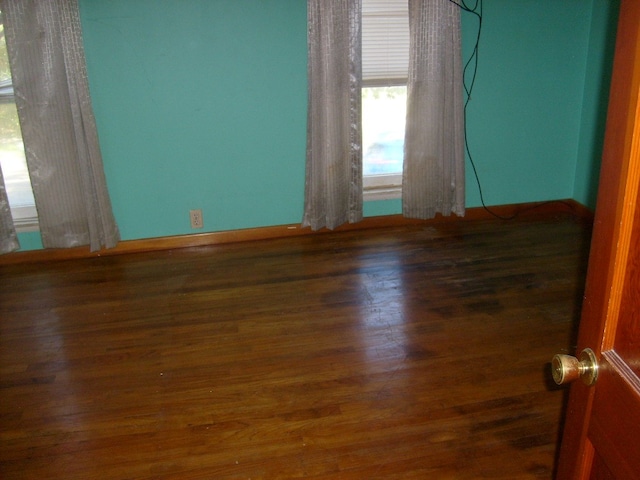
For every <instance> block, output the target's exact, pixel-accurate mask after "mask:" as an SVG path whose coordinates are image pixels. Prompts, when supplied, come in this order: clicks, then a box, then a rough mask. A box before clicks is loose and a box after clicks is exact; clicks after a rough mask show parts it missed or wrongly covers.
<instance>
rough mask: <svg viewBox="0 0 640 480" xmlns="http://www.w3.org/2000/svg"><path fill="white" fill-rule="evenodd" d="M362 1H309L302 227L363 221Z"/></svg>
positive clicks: (333, 226) (317, 227) (329, 226)
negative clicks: (305, 149) (305, 151)
mask: <svg viewBox="0 0 640 480" xmlns="http://www.w3.org/2000/svg"><path fill="white" fill-rule="evenodd" d="M361 10H362V9H361V0H308V1H307V12H308V13H307V15H308V57H309V61H308V83H309V86H308V89H309V91H308V113H307V161H306V182H305V205H304V218H303V221H302V224H303V226H305V227H307V226H310V227H311V228H312V229H313V230H317V229H320V228H323V227H327V228H331V229H333V228H335V227H337V226H339V225H341V224H343V223H346V222H350V223H354V222H358V221H360V220H361V219H362V130H361V117H362V93H361V84H362V61H361V58H362V51H361V34H360V28H361Z"/></svg>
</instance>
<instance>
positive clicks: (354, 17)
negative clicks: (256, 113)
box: [302, 0, 465, 230]
mask: <svg viewBox="0 0 640 480" xmlns="http://www.w3.org/2000/svg"><path fill="white" fill-rule="evenodd" d="M392 6H393V7H396V6H397V7H401V8H402V9H404V8H405V7H406V6H407V1H406V0H308V78H309V93H308V99H309V106H308V110H307V112H308V113H307V156H306V178H305V207H304V216H303V222H302V224H303V226H310V227H311V228H312V229H314V230H317V229H319V228H323V227H327V228H335V227H336V226H339V225H341V224H342V223H345V222H347V221H348V222H350V223H355V222H357V221H359V219H361V218H362V213H363V212H362V210H363V209H362V200H363V197H365V196H366V198H367V199H377V198H385V196H386V198H391V197H390V195H393V196H399V195H398V194H400V185H397V184H395V182H394V183H393V184H386V183H384V182H386V181H387V179H390V178H392V177H393V176H394V175H395V178H396V182H397V181H399V180H400V179H401V181H402V183H401V188H402V191H401V196H402V214H403V215H404V216H406V217H409V218H422V219H427V218H433V217H434V216H435V215H436V214H438V213H440V214H442V215H445V216H447V215H451V214H455V215H459V216H461V215H464V211H465V186H464V161H465V158H464V110H463V100H462V94H463V84H462V61H461V34H460V12H459V10H458V8H459V6H458V5H457V4H455V3H453V2H450V1H448V0H410V1H409V2H408V15H406V18H407V19H408V36H405V37H404V38H405V39H407V37H408V40H405V46H401V47H400V48H399V50H398V51H393V50H391V45H395V42H391V41H390V39H391V38H393V37H394V35H392V34H391V33H390V32H386V33H380V34H379V35H373V34H372V35H369V32H376V31H377V30H380V31H383V30H384V29H382V28H378V27H380V26H381V25H383V24H387V25H390V26H392V25H393V24H394V22H395V21H396V20H398V21H397V23H398V24H400V21H399V19H400V18H405V14H404V13H400V12H401V11H402V10H400V11H399V9H395V8H392ZM365 10H366V13H364V14H363V11H365ZM403 22H404V20H403ZM361 27H362V32H361ZM365 29H366V32H364V30H365ZM392 30H393V29H392ZM375 38H379V39H380V40H379V41H378V40H374V39H375ZM365 42H366V43H367V46H366V47H363V46H362V43H365ZM406 45H408V47H407V46H406ZM369 46H373V47H376V48H372V49H371V51H372V52H379V53H380V54H379V55H378V56H376V55H375V54H371V53H370V49H369ZM378 47H379V48H378ZM394 48H395V47H394ZM385 52H386V53H385ZM401 52H406V53H407V57H408V61H405V62H399V61H398V57H400V56H401V54H400V53H401ZM363 56H366V57H367V59H368V58H379V59H382V60H384V59H385V58H386V59H388V61H381V62H379V63H381V64H384V65H385V68H384V69H382V71H381V72H380V73H379V74H378V73H372V72H375V71H376V70H375V69H373V68H369V63H368V61H367V60H364V59H362V57H363ZM373 63H374V64H375V62H373ZM401 63H402V64H408V68H407V71H406V74H405V73H404V69H402V71H400V72H398V70H395V69H394V68H391V67H394V65H396V64H401ZM363 65H365V66H363ZM403 78H404V79H405V80H404V82H403ZM403 85H406V87H405V88H406V101H404V100H403V99H402V87H403ZM367 89H371V90H367ZM376 89H377V90H376ZM380 89H387V90H384V91H383V90H380ZM369 96H370V97H371V100H372V102H371V103H372V104H377V103H378V102H379V101H381V100H382V103H384V102H386V101H388V102H389V103H391V100H394V99H398V98H400V99H401V100H400V101H399V102H398V103H404V104H405V105H406V116H405V115H403V114H402V113H398V114H397V117H396V116H393V115H391V114H390V113H387V112H386V111H385V110H384V109H383V108H380V110H381V112H382V113H378V114H371V113H369V112H370V110H369V108H368V107H369V106H363V103H365V102H366V101H368V100H369ZM394 97H395V98H394ZM388 110H389V112H391V111H392V110H393V108H392V107H389V108H388ZM363 112H364V114H363ZM374 118H380V120H385V121H387V123H386V125H385V124H383V126H382V127H379V131H378V132H377V134H372V130H371V128H372V127H371V125H370V122H371V121H372V120H373V119H374ZM403 119H404V124H403ZM362 128H364V129H365V130H367V129H369V131H365V133H364V134H362V131H361V129H362ZM402 132H403V133H402ZM376 136H377V138H376ZM371 137H373V138H374V140H373V141H372V140H370V138H371ZM363 140H364V141H363ZM378 141H379V143H380V144H381V145H382V148H378V147H380V146H376V145H375V143H376V142H378ZM401 142H402V144H401ZM385 148H386V149H387V150H388V151H390V152H391V151H393V150H394V149H395V154H393V153H389V154H379V155H378V158H377V163H378V165H384V166H385V167H386V166H389V167H392V166H393V164H394V163H395V164H396V165H397V167H395V168H396V169H397V170H399V171H398V172H391V173H390V172H385V171H380V172H375V173H374V172H371V170H370V169H369V167H368V166H367V160H364V161H363V157H366V156H369V159H371V156H372V155H373V154H374V153H376V149H377V150H378V152H379V151H381V150H384V149H385ZM367 154H369V155H367ZM394 155H395V158H396V161H394V160H393V156H394ZM398 158H403V160H402V162H399V161H397V159H398ZM400 164H401V165H402V166H401V170H400V168H399V167H400ZM365 170H368V172H366V173H369V174H368V175H367V174H366V173H364V174H363V171H365ZM372 178H375V179H382V182H383V184H379V185H375V186H372V185H371V183H370V181H371V179H372ZM367 184H368V187H367ZM367 190H368V191H369V192H370V194H371V192H374V193H373V195H375V196H372V195H370V194H363V192H364V191H367ZM380 192H382V195H381V196H377V195H378V194H379V193H380Z"/></svg>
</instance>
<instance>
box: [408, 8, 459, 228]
mask: <svg viewBox="0 0 640 480" xmlns="http://www.w3.org/2000/svg"><path fill="white" fill-rule="evenodd" d="M409 33H410V57H409V77H408V81H407V121H406V127H405V128H406V130H405V141H404V149H405V150H404V167H403V175H402V213H403V215H404V216H406V217H410V218H425V219H426V218H433V217H434V216H435V215H436V213H441V214H443V215H450V214H451V213H454V214H456V215H459V216H462V215H464V213H465V175H464V162H465V155H464V101H463V83H462V82H463V78H462V75H463V68H462V54H461V33H460V8H459V7H458V6H456V5H455V4H453V3H452V2H450V1H448V0H409Z"/></svg>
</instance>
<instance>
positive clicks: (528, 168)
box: [463, 0, 591, 206]
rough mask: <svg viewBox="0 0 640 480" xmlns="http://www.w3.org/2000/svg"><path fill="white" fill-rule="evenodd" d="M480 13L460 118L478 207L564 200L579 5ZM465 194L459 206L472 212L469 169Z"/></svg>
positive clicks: (491, 4) (579, 83)
mask: <svg viewBox="0 0 640 480" xmlns="http://www.w3.org/2000/svg"><path fill="white" fill-rule="evenodd" d="M484 6H485V9H484V20H483V30H482V38H481V44H480V66H479V70H478V77H477V82H476V88H475V91H474V93H473V96H472V100H471V103H470V104H469V107H468V115H467V122H468V123H467V126H468V128H467V134H468V141H469V144H470V148H471V154H472V158H473V159H474V161H475V164H476V168H477V171H478V175H479V177H480V181H481V184H482V189H483V192H484V200H485V202H486V204H487V205H501V204H509V203H520V202H532V201H544V200H552V199H562V198H570V197H572V194H573V176H574V172H575V161H576V157H577V149H578V139H579V133H580V117H581V111H582V101H583V89H584V82H585V63H586V57H587V48H588V40H589V39H588V34H589V26H590V22H591V16H590V15H591V9H590V8H584V6H585V2H584V1H582V0H573V1H562V2H558V1H553V0H551V1H547V0H545V1H540V0H518V1H517V2H514V1H509V0H503V1H498V0H488V1H486V2H484ZM465 20H470V19H469V18H467V17H465ZM467 23H468V22H465V30H464V32H463V33H468V25H467ZM469 37H470V36H469V35H467V36H466V38H467V41H469ZM468 165H469V164H468ZM467 192H468V194H467V204H468V205H469V206H478V205H479V204H480V197H479V194H478V188H477V187H476V185H475V178H474V177H473V172H472V169H471V168H467Z"/></svg>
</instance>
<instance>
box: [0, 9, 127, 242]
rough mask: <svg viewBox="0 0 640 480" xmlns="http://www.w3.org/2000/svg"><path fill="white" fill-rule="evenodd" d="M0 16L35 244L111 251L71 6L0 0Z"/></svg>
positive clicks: (113, 231)
mask: <svg viewBox="0 0 640 480" xmlns="http://www.w3.org/2000/svg"><path fill="white" fill-rule="evenodd" d="M2 12H3V15H4V24H5V32H6V40H7V51H8V54H9V63H10V65H11V71H12V77H13V85H14V90H15V98H16V106H17V108H18V117H19V119H20V126H21V129H22V136H23V139H24V144H25V150H26V158H27V166H28V169H29V174H30V176H31V183H32V186H33V193H34V197H35V202H36V209H37V211H38V221H39V224H40V234H41V236H42V243H43V245H44V247H45V248H66V247H74V246H79V245H90V247H91V250H92V251H95V250H99V249H100V248H102V247H107V248H110V247H114V246H115V245H116V244H117V242H118V241H119V238H120V235H119V232H118V228H117V226H116V223H115V219H114V217H113V213H112V210H111V201H110V199H109V194H108V192H107V187H106V180H105V176H104V169H103V164H102V156H101V153H100V147H99V143H98V134H97V129H96V124H95V118H94V115H93V110H92V106H91V98H90V95H89V84H88V79H87V72H86V66H85V60H84V58H85V57H84V49H83V44H82V32H81V25H80V17H79V11H78V4H77V0H47V1H41V0H2Z"/></svg>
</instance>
